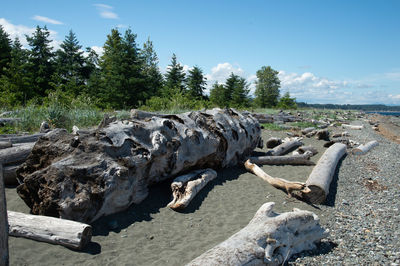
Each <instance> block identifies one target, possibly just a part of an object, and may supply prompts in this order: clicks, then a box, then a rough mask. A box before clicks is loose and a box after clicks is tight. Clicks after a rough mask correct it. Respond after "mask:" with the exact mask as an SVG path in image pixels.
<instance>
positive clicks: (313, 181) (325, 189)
mask: <svg viewBox="0 0 400 266" xmlns="http://www.w3.org/2000/svg"><path fill="white" fill-rule="evenodd" d="M345 153H346V145H345V144H342V143H335V144H333V145H332V146H331V147H329V148H328V149H327V150H326V151H325V152H324V154H322V156H321V158H320V159H319V160H318V162H317V165H316V166H315V167H314V169H313V170H312V172H311V174H310V175H309V176H308V179H307V181H306V185H307V187H308V188H309V189H310V192H309V193H306V194H305V196H306V199H307V200H309V201H310V202H311V203H315V204H322V203H324V202H325V199H326V196H327V195H328V193H329V186H330V184H331V181H332V178H333V175H334V173H335V170H336V166H337V164H338V162H339V160H340V159H341V158H342V157H343V155H345Z"/></svg>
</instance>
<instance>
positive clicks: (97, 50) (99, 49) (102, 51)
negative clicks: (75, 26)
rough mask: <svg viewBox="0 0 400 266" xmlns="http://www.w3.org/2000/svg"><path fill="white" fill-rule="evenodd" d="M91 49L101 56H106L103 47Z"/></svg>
mask: <svg viewBox="0 0 400 266" xmlns="http://www.w3.org/2000/svg"><path fill="white" fill-rule="evenodd" d="M90 48H92V49H93V50H94V51H95V52H96V54H98V55H99V56H102V55H103V54H104V49H103V47H100V46H96V45H94V46H92V47H90Z"/></svg>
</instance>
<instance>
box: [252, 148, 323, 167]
mask: <svg viewBox="0 0 400 266" xmlns="http://www.w3.org/2000/svg"><path fill="white" fill-rule="evenodd" d="M312 155H313V153H312V152H311V151H310V152H306V153H303V154H299V155H283V156H258V157H250V161H251V162H252V163H255V164H262V165H265V164H267V165H314V164H315V163H314V162H312V161H310V157H311V156H312Z"/></svg>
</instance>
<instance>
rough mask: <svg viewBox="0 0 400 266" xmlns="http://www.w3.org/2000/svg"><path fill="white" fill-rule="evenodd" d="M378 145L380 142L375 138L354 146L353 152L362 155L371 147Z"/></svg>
mask: <svg viewBox="0 0 400 266" xmlns="http://www.w3.org/2000/svg"><path fill="white" fill-rule="evenodd" d="M378 145H379V143H378V142H377V141H376V140H373V141H370V142H368V143H366V144H361V145H360V146H358V147H357V148H354V149H353V150H352V153H353V154H355V155H362V154H365V153H367V152H368V151H369V150H370V149H372V148H373V147H375V146H378Z"/></svg>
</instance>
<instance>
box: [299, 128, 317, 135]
mask: <svg viewBox="0 0 400 266" xmlns="http://www.w3.org/2000/svg"><path fill="white" fill-rule="evenodd" d="M314 130H315V127H307V128H305V129H303V130H302V131H301V133H302V134H303V135H306V134H307V133H310V132H313V131H314Z"/></svg>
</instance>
